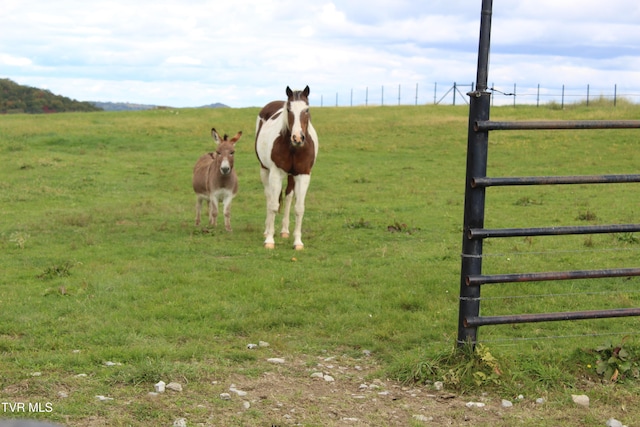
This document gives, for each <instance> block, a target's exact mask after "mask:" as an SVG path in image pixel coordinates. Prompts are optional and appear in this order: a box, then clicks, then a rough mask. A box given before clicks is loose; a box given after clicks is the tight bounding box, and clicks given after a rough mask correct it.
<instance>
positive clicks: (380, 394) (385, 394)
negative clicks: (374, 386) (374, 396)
mask: <svg viewBox="0 0 640 427" xmlns="http://www.w3.org/2000/svg"><path fill="white" fill-rule="evenodd" d="M390 394H391V393H389V392H388V391H381V392H380V393H378V396H389V395H390Z"/></svg>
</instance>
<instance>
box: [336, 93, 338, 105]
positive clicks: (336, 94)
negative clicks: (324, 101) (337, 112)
mask: <svg viewBox="0 0 640 427" xmlns="http://www.w3.org/2000/svg"><path fill="white" fill-rule="evenodd" d="M337 106H338V92H336V107H337Z"/></svg>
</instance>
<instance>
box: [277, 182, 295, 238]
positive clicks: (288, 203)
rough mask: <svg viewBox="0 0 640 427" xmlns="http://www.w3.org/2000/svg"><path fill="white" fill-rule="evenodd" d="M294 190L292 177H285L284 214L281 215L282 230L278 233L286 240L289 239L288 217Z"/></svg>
mask: <svg viewBox="0 0 640 427" xmlns="http://www.w3.org/2000/svg"><path fill="white" fill-rule="evenodd" d="M294 188H295V181H294V179H293V175H289V176H287V189H286V190H285V194H286V196H285V199H284V214H283V215H282V230H281V231H280V236H281V237H283V238H285V239H288V238H289V216H290V213H291V201H292V200H293V189H294Z"/></svg>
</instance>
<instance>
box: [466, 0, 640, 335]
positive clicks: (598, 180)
mask: <svg viewBox="0 0 640 427" xmlns="http://www.w3.org/2000/svg"><path fill="white" fill-rule="evenodd" d="M492 7H493V1H492V0H483V1H482V12H481V21H480V41H479V47H478V68H477V76H476V89H475V91H473V92H470V93H469V96H470V104H469V105H470V107H469V130H468V142H467V172H466V183H465V203H464V226H463V238H462V265H461V270H460V309H459V314H458V339H457V345H458V346H463V345H466V344H472V345H474V344H475V343H476V342H477V334H478V328H479V327H480V326H483V325H497V324H506V323H527V322H545V321H556V320H577V319H595V318H610V317H625V316H640V308H621V309H613V310H611V309H610V310H593V311H578V312H559V313H540V314H520V315H518V314H514V315H504V316H480V288H481V286H482V285H483V284H488V283H509V282H530V281H542V280H569V279H591V278H603V277H620V276H640V268H624V269H614V270H579V271H559V272H548V273H517V274H500V275H483V274H482V244H483V240H484V239H487V238H502V237H515V236H548V235H570V234H596V233H621V232H637V231H640V224H618V225H599V226H572V227H543V228H505V229H485V228H484V219H485V190H486V188H487V187H491V186H515V185H562V184H568V185H569V184H610V183H636V182H640V175H599V176H540V177H536V176H534V177H504V178H491V177H487V154H488V146H489V132H490V131H498V130H536V129H622V128H640V120H624V121H609V120H605V121H593V120H590V121H556V122H554V121H551V122H550V121H525V122H494V121H491V120H490V119H489V111H490V104H491V93H490V92H488V91H487V81H488V69H489V48H490V39H491V17H492Z"/></svg>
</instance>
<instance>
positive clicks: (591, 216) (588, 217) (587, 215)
mask: <svg viewBox="0 0 640 427" xmlns="http://www.w3.org/2000/svg"><path fill="white" fill-rule="evenodd" d="M576 219H577V220H580V221H595V220H596V219H598V217H597V216H596V214H595V213H594V212H591V211H590V210H587V211H586V212H582V213H580V214H579V215H578V217H577V218H576Z"/></svg>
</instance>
